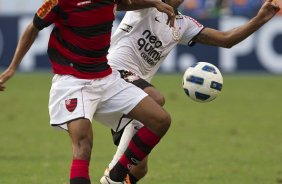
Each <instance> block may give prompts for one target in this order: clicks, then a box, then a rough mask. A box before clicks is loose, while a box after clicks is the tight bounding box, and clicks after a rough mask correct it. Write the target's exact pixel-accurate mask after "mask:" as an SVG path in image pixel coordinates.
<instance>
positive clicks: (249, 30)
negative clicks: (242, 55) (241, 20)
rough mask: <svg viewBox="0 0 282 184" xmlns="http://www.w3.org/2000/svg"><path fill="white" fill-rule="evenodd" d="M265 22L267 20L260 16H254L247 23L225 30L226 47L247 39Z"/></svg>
mask: <svg viewBox="0 0 282 184" xmlns="http://www.w3.org/2000/svg"><path fill="white" fill-rule="evenodd" d="M265 23H266V21H264V20H262V19H259V17H254V18H253V19H251V20H250V21H249V22H248V23H247V24H245V25H243V26H240V27H238V28H234V29H232V30H230V31H227V32H225V35H226V38H225V40H226V42H225V43H226V47H228V48H230V47H232V46H234V45H236V44H238V43H239V42H241V41H243V40H245V39H246V38H247V37H249V36H250V35H251V34H253V33H254V32H255V31H257V30H258V29H259V28H260V27H261V26H263V25H264V24H265Z"/></svg>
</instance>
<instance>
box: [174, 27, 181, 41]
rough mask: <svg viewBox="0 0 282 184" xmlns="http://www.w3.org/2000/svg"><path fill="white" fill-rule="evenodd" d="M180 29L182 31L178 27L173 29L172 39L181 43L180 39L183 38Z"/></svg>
mask: <svg viewBox="0 0 282 184" xmlns="http://www.w3.org/2000/svg"><path fill="white" fill-rule="evenodd" d="M180 29H181V28H180V27H179V28H177V27H174V28H172V38H173V39H174V40H175V41H179V40H180V37H181V34H180Z"/></svg>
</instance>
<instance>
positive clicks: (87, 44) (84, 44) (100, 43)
mask: <svg viewBox="0 0 282 184" xmlns="http://www.w3.org/2000/svg"><path fill="white" fill-rule="evenodd" d="M57 27H58V29H59V30H60V33H61V37H62V38H63V39H64V40H66V41H68V42H69V43H71V44H73V45H75V46H77V47H80V48H82V49H86V50H100V49H102V48H104V47H106V46H108V45H109V43H110V41H111V31H110V32H109V33H107V34H103V35H99V36H93V37H88V38H85V37H82V36H79V35H77V34H75V33H74V32H72V31H71V30H69V29H66V28H63V27H62V26H57Z"/></svg>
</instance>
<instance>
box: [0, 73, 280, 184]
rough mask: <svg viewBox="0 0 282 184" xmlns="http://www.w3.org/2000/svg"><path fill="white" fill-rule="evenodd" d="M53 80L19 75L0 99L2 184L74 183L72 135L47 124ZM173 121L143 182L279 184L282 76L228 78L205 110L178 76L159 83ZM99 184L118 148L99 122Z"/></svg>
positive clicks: (95, 161) (94, 174) (95, 170)
mask: <svg viewBox="0 0 282 184" xmlns="http://www.w3.org/2000/svg"><path fill="white" fill-rule="evenodd" d="M50 79H51V76H50V75H49V74H46V73H45V74H18V75H16V76H15V77H14V78H13V79H12V80H11V81H9V83H8V86H7V90H6V92H4V93H0V105H1V106H0V131H1V134H0V184H39V183H40V184H68V176H69V166H70V160H71V147H70V141H69V138H68V135H67V134H66V133H65V132H63V131H59V130H56V129H53V128H51V127H50V126H49V116H48V93H49V87H50V83H51V81H50ZM153 83H154V84H155V86H156V87H158V88H159V89H160V90H161V91H162V92H163V94H164V95H165V96H166V105H165V108H166V109H167V110H168V111H169V112H170V113H171V116H172V119H173V122H172V126H171V129H170V130H169V132H168V134H167V135H166V136H165V137H164V139H163V140H162V141H161V143H160V144H159V146H158V147H157V148H156V149H155V150H153V152H152V154H151V157H150V164H149V166H150V169H149V173H148V175H147V177H146V178H145V179H144V180H143V181H142V182H140V183H144V184H175V183H177V184H281V183H282V115H281V114H282V113H281V109H282V108H281V107H282V105H281V94H282V86H281V83H282V76H269V75H265V76H264V75H238V76H235V75H234V76H233V75H226V76H224V87H223V91H222V94H221V95H220V96H219V97H218V99H216V100H215V101H213V102H211V103H207V104H201V103H196V102H193V101H191V100H190V99H188V97H186V96H185V94H184V91H183V90H182V87H181V76H180V75H158V76H157V77H156V78H155V80H154V81H153ZM93 128H94V134H95V135H94V149H93V155H92V161H91V169H90V171H91V178H92V183H93V184H98V183H99V182H98V181H99V179H100V177H101V175H102V173H103V171H104V169H105V167H106V165H107V163H108V162H109V161H110V160H111V158H112V155H113V153H114V150H115V147H114V146H113V144H112V142H111V136H110V133H109V130H108V129H107V128H105V127H104V126H102V125H100V124H96V123H94V124H93Z"/></svg>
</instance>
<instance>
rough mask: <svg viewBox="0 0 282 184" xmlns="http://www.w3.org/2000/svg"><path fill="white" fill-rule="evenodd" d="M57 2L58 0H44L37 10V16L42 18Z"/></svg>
mask: <svg viewBox="0 0 282 184" xmlns="http://www.w3.org/2000/svg"><path fill="white" fill-rule="evenodd" d="M57 4H58V0H45V1H44V3H43V5H42V6H41V7H40V8H39V9H38V11H37V15H38V17H40V18H41V19H44V18H45V17H46V16H47V15H48V13H50V11H51V10H52V8H54V7H55V6H56V5H57Z"/></svg>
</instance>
